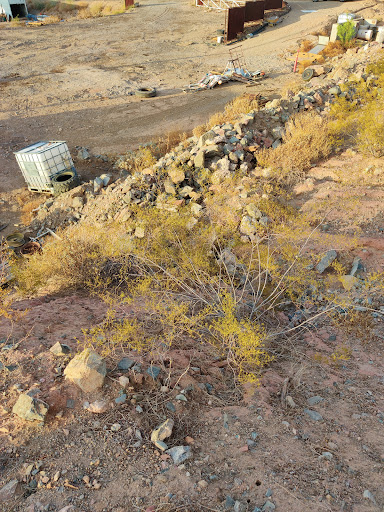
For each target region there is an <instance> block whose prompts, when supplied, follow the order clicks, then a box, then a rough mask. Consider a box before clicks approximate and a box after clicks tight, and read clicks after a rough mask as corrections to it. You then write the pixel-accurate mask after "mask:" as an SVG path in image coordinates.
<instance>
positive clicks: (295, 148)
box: [257, 112, 331, 177]
mask: <svg viewBox="0 0 384 512" xmlns="http://www.w3.org/2000/svg"><path fill="white" fill-rule="evenodd" d="M330 152H331V144H330V142H329V132H328V125H327V121H326V120H325V119H324V118H323V117H321V116H319V115H318V114H316V113H313V112H303V113H299V114H297V115H296V116H295V117H293V118H291V119H290V120H289V121H288V122H287V124H286V126H285V135H284V138H283V144H281V145H280V146H279V147H278V148H276V149H263V150H261V151H260V152H259V153H258V156H257V161H258V163H259V164H260V165H262V166H264V167H271V168H273V169H279V170H280V171H283V174H284V175H285V176H287V177H288V176H289V174H290V173H292V174H295V173H302V172H304V171H307V170H308V169H309V168H310V167H311V165H312V164H314V163H316V162H318V161H319V160H320V159H322V158H325V157H326V156H328V155H329V154H330Z"/></svg>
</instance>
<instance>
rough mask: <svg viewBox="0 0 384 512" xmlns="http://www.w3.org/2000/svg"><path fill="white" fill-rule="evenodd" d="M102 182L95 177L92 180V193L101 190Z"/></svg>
mask: <svg viewBox="0 0 384 512" xmlns="http://www.w3.org/2000/svg"><path fill="white" fill-rule="evenodd" d="M103 186H104V182H103V180H102V179H101V178H99V177H97V178H95V179H94V180H93V192H94V193H95V194H97V193H98V192H100V190H101V189H102V188H103Z"/></svg>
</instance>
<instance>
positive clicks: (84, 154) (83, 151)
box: [77, 148, 91, 160]
mask: <svg viewBox="0 0 384 512" xmlns="http://www.w3.org/2000/svg"><path fill="white" fill-rule="evenodd" d="M77 158H78V159H79V160H89V159H90V158H91V154H90V152H89V151H88V149H87V148H80V149H79V151H78V152H77Z"/></svg>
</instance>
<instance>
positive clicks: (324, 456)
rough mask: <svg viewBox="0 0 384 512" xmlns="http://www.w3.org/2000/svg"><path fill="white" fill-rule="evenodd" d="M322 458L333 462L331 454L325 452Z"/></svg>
mask: <svg viewBox="0 0 384 512" xmlns="http://www.w3.org/2000/svg"><path fill="white" fill-rule="evenodd" d="M320 458H322V459H327V460H332V459H333V455H332V453H331V452H323V453H322V454H321V455H320Z"/></svg>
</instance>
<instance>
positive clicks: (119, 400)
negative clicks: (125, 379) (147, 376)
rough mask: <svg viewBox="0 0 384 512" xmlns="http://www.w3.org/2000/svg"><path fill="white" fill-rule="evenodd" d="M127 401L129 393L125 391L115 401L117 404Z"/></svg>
mask: <svg viewBox="0 0 384 512" xmlns="http://www.w3.org/2000/svg"><path fill="white" fill-rule="evenodd" d="M126 401H127V395H126V394H125V393H122V394H121V395H120V396H118V397H117V398H115V403H116V404H123V403H124V402H126Z"/></svg>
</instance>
